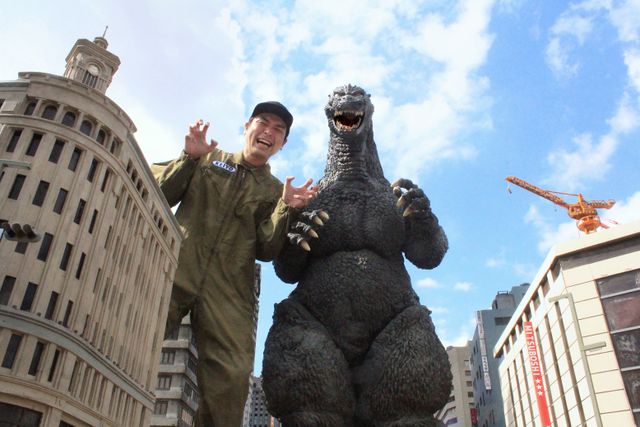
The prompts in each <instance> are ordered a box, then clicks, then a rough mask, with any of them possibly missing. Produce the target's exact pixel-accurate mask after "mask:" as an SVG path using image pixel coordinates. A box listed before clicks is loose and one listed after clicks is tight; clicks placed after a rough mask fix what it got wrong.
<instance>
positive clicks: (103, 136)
mask: <svg viewBox="0 0 640 427" xmlns="http://www.w3.org/2000/svg"><path fill="white" fill-rule="evenodd" d="M106 138H107V133H106V132H105V131H104V129H100V130H99V131H98V135H96V141H98V144H100V145H104V140H105V139H106Z"/></svg>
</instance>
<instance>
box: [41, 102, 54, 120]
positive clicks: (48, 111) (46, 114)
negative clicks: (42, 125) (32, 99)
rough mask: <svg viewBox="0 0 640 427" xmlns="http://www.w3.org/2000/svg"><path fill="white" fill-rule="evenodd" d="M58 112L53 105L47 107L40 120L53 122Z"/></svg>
mask: <svg viewBox="0 0 640 427" xmlns="http://www.w3.org/2000/svg"><path fill="white" fill-rule="evenodd" d="M57 112H58V107H56V106H55V105H47V106H46V107H45V109H44V111H43V112H42V118H43V119H47V120H53V119H54V118H55V117H56V113H57Z"/></svg>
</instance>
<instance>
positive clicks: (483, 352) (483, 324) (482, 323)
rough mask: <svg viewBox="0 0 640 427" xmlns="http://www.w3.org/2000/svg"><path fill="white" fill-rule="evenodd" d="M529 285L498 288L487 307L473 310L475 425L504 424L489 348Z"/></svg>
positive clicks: (496, 367) (495, 361)
mask: <svg viewBox="0 0 640 427" xmlns="http://www.w3.org/2000/svg"><path fill="white" fill-rule="evenodd" d="M528 287H529V284H528V283H525V284H522V285H519V286H514V287H512V288H511V290H510V291H508V292H498V294H497V295H496V297H495V298H494V300H493V302H492V303H491V309H490V310H479V311H477V312H476V330H475V332H474V334H473V340H472V341H471V357H470V362H471V373H472V375H473V393H474V396H475V404H476V410H477V411H476V418H477V422H476V424H477V426H478V427H490V426H497V427H504V425H505V423H504V410H503V405H502V395H501V394H500V377H499V374H498V362H497V360H496V359H495V358H494V357H493V351H492V349H493V347H494V346H495V344H496V342H497V341H498V338H499V337H500V334H501V333H502V331H503V330H504V328H505V326H506V325H507V323H509V320H510V319H511V315H512V314H513V312H514V310H515V309H516V306H517V305H518V303H519V302H520V300H521V299H522V297H523V296H524V294H525V293H526V291H527V289H528Z"/></svg>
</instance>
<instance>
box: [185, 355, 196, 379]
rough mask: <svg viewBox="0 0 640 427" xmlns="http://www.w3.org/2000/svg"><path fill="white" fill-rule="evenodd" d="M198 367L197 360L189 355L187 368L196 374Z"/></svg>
mask: <svg viewBox="0 0 640 427" xmlns="http://www.w3.org/2000/svg"><path fill="white" fill-rule="evenodd" d="M197 367H198V362H196V359H195V358H194V357H193V356H191V355H189V360H188V361H187V368H188V369H189V370H190V371H191V372H193V373H194V374H195V373H196V368H197Z"/></svg>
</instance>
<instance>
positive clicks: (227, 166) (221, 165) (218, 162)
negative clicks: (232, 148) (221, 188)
mask: <svg viewBox="0 0 640 427" xmlns="http://www.w3.org/2000/svg"><path fill="white" fill-rule="evenodd" d="M211 166H215V167H217V168H221V169H224V170H226V171H227V172H231V173H234V172H235V171H236V168H234V167H233V166H231V165H230V164H228V163H225V162H223V161H222V160H214V161H213V162H211Z"/></svg>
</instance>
